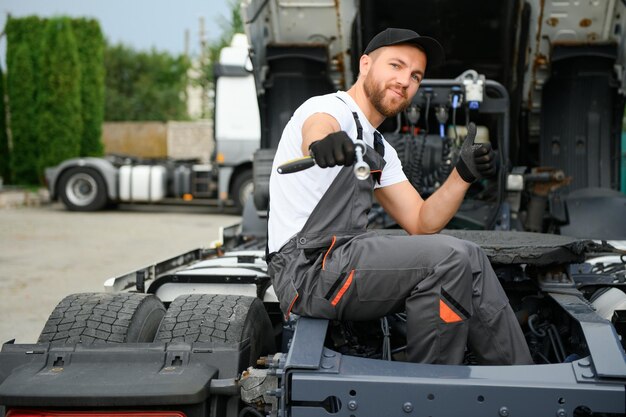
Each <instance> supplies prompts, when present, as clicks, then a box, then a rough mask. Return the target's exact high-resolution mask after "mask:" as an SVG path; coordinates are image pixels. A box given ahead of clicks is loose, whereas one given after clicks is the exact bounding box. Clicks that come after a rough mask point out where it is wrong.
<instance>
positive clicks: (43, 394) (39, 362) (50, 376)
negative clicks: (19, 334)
mask: <svg viewBox="0 0 626 417" xmlns="http://www.w3.org/2000/svg"><path fill="white" fill-rule="evenodd" d="M244 350H246V349H244ZM240 362H241V360H240V352H239V346H233V345H230V346H226V345H220V344H209V343H197V344H196V343H194V344H192V345H190V344H186V343H170V344H163V343H154V344H124V345H112V344H108V345H101V346H90V347H83V346H81V345H77V346H68V347H65V346H63V347H49V346H48V345H47V344H37V345H11V344H5V345H4V346H3V348H2V351H1V352H0V404H2V405H5V406H13V407H15V406H17V407H22V406H29V407H108V406H116V407H120V406H122V407H135V406H142V407H145V406H157V405H158V406H167V405H183V404H199V403H203V402H205V401H206V400H207V399H208V398H209V394H210V393H209V386H210V383H211V380H212V379H214V378H217V377H218V375H219V376H220V378H234V377H235V376H236V375H237V374H238V372H239V367H240V366H239V364H240Z"/></svg>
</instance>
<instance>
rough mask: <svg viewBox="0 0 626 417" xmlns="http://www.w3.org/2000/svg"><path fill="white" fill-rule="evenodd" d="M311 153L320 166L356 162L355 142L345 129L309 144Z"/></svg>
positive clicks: (329, 166)
mask: <svg viewBox="0 0 626 417" xmlns="http://www.w3.org/2000/svg"><path fill="white" fill-rule="evenodd" d="M309 153H310V154H311V156H312V157H313V159H315V163H316V164H317V165H318V166H319V167H320V168H332V167H334V166H336V165H345V166H350V165H352V164H353V163H354V142H352V139H350V136H348V134H347V133H346V132H344V131H339V132H334V133H331V134H330V135H328V136H326V137H325V138H324V139H321V140H318V141H315V142H313V143H312V144H311V145H309Z"/></svg>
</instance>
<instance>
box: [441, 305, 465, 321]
mask: <svg viewBox="0 0 626 417" xmlns="http://www.w3.org/2000/svg"><path fill="white" fill-rule="evenodd" d="M439 317H441V320H443V321H444V322H446V323H456V322H458V321H463V319H462V318H461V316H459V315H458V314H456V313H455V312H454V311H452V309H451V308H450V307H448V305H447V304H446V303H445V302H444V301H443V300H441V299H440V300H439Z"/></svg>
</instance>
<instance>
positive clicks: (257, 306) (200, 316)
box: [155, 294, 275, 366]
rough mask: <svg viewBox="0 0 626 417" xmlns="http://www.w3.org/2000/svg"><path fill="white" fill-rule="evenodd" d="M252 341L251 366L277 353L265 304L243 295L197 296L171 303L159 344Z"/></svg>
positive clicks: (164, 318) (187, 296)
mask: <svg viewBox="0 0 626 417" xmlns="http://www.w3.org/2000/svg"><path fill="white" fill-rule="evenodd" d="M246 339H249V344H250V355H249V358H248V363H247V364H244V365H246V366H249V365H251V364H253V363H255V362H256V359H257V358H259V357H260V356H262V355H266V354H268V353H273V352H274V351H275V347H274V346H275V344H274V332H273V329H272V323H271V322H270V319H269V316H268V315H267V312H266V311H265V307H264V306H263V302H262V301H261V300H260V299H258V298H256V297H245V296H239V295H210V294H194V295H181V296H178V297H176V299H175V300H174V301H172V303H171V304H170V306H169V308H168V309H167V312H166V313H165V316H164V317H163V320H162V321H161V325H160V326H159V330H158V332H157V336H156V339H155V341H157V342H176V341H181V342H187V343H193V342H224V343H228V344H230V343H232V344H235V343H241V342H243V341H245V340H246Z"/></svg>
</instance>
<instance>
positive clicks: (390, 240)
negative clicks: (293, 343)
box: [293, 234, 532, 364]
mask: <svg viewBox="0 0 626 417" xmlns="http://www.w3.org/2000/svg"><path fill="white" fill-rule="evenodd" d="M305 287H306V291H301V290H302V287H300V299H299V300H298V302H297V303H296V305H295V306H294V309H293V311H294V312H295V313H298V314H301V315H308V316H313V317H326V318H330V319H340V320H355V321H359V320H369V319H374V318H378V317H382V316H384V315H386V314H390V313H393V312H399V311H402V310H403V309H404V308H406V312H407V333H408V335H407V343H408V347H407V353H408V358H409V360H411V361H413V362H421V363H446V364H458V363H461V362H462V360H463V356H464V351H465V345H466V343H467V342H469V343H470V346H472V348H473V350H474V351H475V352H476V355H477V357H478V358H479V360H480V361H481V362H483V363H486V364H523V363H531V362H532V360H531V357H530V353H529V351H528V347H527V345H526V341H525V339H524V336H523V334H522V332H521V329H520V328H519V324H518V323H517V320H516V318H515V315H514V314H513V311H512V309H511V308H510V306H509V304H508V299H507V297H506V295H505V293H504V291H503V289H502V287H501V286H500V283H499V282H498V279H497V277H496V275H495V273H494V271H493V269H492V268H491V265H490V264H489V261H488V259H487V257H486V256H485V255H484V253H483V251H482V250H481V249H480V247H478V246H477V245H475V244H473V243H470V242H466V241H462V240H459V239H456V238H453V237H450V236H445V235H428V236H372V235H370V234H367V235H365V236H363V237H359V238H356V239H354V240H353V241H351V242H350V243H348V244H345V245H343V246H340V247H339V248H336V249H335V250H333V251H331V252H329V253H328V254H327V256H326V259H325V262H324V269H323V270H322V271H321V273H320V274H319V277H318V279H317V280H316V282H314V283H312V284H311V283H309V285H306V286H305Z"/></svg>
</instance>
